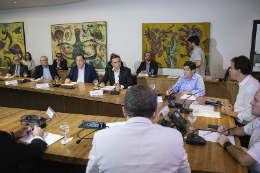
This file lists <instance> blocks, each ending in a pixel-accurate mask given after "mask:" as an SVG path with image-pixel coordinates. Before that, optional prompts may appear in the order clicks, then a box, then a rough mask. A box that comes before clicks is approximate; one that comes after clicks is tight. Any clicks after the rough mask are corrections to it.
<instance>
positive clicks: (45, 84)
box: [36, 83, 49, 88]
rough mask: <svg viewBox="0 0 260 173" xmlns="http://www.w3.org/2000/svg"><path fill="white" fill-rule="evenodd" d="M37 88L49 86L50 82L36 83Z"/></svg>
mask: <svg viewBox="0 0 260 173" xmlns="http://www.w3.org/2000/svg"><path fill="white" fill-rule="evenodd" d="M36 88H49V84H48V83H41V84H36Z"/></svg>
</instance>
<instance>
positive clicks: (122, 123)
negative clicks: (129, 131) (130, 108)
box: [106, 121, 126, 128]
mask: <svg viewBox="0 0 260 173" xmlns="http://www.w3.org/2000/svg"><path fill="white" fill-rule="evenodd" d="M125 123H126V121H122V122H114V123H106V126H108V127H107V128H112V127H116V126H122V125H125Z"/></svg>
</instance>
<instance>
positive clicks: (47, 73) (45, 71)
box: [42, 66, 52, 79]
mask: <svg viewBox="0 0 260 173" xmlns="http://www.w3.org/2000/svg"><path fill="white" fill-rule="evenodd" d="M42 68H43V76H42V77H44V78H45V79H52V76H51V73H50V69H49V66H47V67H44V66H42Z"/></svg>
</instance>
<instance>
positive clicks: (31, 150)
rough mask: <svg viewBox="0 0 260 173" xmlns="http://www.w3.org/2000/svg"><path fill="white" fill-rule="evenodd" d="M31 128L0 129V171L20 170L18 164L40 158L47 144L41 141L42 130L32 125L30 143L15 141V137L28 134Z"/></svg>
mask: <svg viewBox="0 0 260 173" xmlns="http://www.w3.org/2000/svg"><path fill="white" fill-rule="evenodd" d="M31 131H32V129H31V128H30V127H29V126H23V127H21V128H20V129H18V130H16V131H15V132H10V133H7V132H4V131H0V153H1V154H0V163H1V164H0V170H1V171H0V172H21V171H20V170H19V168H18V164H21V163H25V162H32V161H34V160H35V159H37V158H40V157H41V155H42V153H43V151H44V150H45V148H46V146H47V144H46V142H44V141H43V139H42V137H43V134H44V132H43V130H42V129H41V128H40V127H36V126H34V131H33V134H32V135H33V138H34V139H33V140H32V142H31V144H28V145H26V144H23V143H18V142H16V139H18V138H21V137H23V136H25V135H26V134H29V133H30V132H31Z"/></svg>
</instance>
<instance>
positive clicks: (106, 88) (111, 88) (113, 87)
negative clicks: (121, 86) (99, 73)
mask: <svg viewBox="0 0 260 173" xmlns="http://www.w3.org/2000/svg"><path fill="white" fill-rule="evenodd" d="M101 89H102V90H107V91H111V90H113V89H115V86H105V87H104V88H101Z"/></svg>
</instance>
